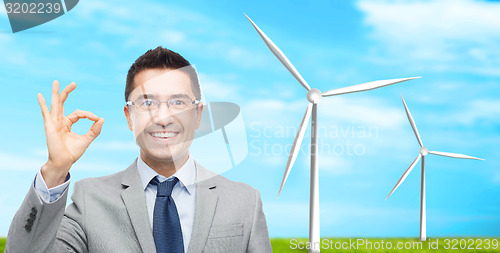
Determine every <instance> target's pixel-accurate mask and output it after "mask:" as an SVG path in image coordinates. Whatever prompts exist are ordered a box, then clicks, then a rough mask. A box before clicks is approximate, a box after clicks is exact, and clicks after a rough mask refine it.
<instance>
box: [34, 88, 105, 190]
mask: <svg viewBox="0 0 500 253" xmlns="http://www.w3.org/2000/svg"><path fill="white" fill-rule="evenodd" d="M75 88H76V83H74V82H73V83H70V84H69V85H68V86H66V88H64V90H63V91H62V92H61V94H59V82H58V81H57V80H56V81H54V82H53V83H52V101H51V103H50V111H49V109H48V108H47V105H46V102H45V98H44V97H43V95H42V94H40V93H38V103H39V104H40V108H41V109H42V115H43V123H44V125H45V136H46V137H47V148H48V151H49V158H48V161H47V163H46V164H45V165H43V166H42V176H43V178H44V180H45V183H46V184H47V187H48V188H49V189H50V188H52V187H55V186H57V185H60V184H62V183H64V181H65V179H66V176H67V175H68V172H69V169H70V168H71V166H72V165H73V163H75V162H76V161H77V160H78V159H79V158H80V157H81V156H82V155H83V153H84V152H85V150H86V149H87V148H88V146H89V145H90V143H92V141H94V140H95V138H96V137H97V136H98V135H99V134H100V133H101V128H102V124H103V123H104V119H103V118H99V117H97V116H96V115H95V114H93V113H91V112H87V111H81V110H76V111H74V112H72V113H71V114H70V115H68V116H67V117H66V116H64V102H65V101H66V98H68V95H69V93H71V92H72V91H73V90H74V89H75ZM82 118H87V119H89V120H92V121H94V124H93V125H92V127H91V128H90V130H89V131H88V132H87V133H86V134H84V135H79V134H76V133H74V132H71V126H72V125H73V124H75V123H76V122H78V120H80V119H82Z"/></svg>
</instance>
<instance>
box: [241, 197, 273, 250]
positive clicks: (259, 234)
mask: <svg viewBox="0 0 500 253" xmlns="http://www.w3.org/2000/svg"><path fill="white" fill-rule="evenodd" d="M247 252H250V253H257V252H258V253H261V252H264V253H265V252H272V248H271V241H270V240H269V232H268V231H267V224H266V217H265V215H264V211H263V210H262V201H261V199H260V193H259V191H258V190H256V191H255V209H254V216H253V223H252V231H251V233H250V241H249V243H248V249H247Z"/></svg>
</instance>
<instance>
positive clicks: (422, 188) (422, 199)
mask: <svg viewBox="0 0 500 253" xmlns="http://www.w3.org/2000/svg"><path fill="white" fill-rule="evenodd" d="M401 99H402V100H403V105H404V106H405V111H406V116H407V117H408V121H410V125H411V128H412V129H413V132H414V133H415V136H416V137H417V141H418V144H420V149H419V151H418V152H419V154H418V156H417V158H415V160H414V161H413V162H412V163H411V164H410V167H408V169H406V171H405V172H404V173H403V175H402V176H401V178H400V179H399V180H398V182H397V183H396V185H395V186H394V188H392V191H391V193H389V195H388V196H387V198H385V199H388V198H389V196H391V194H392V193H393V192H394V191H395V190H396V189H397V188H398V187H399V185H400V184H401V183H403V181H405V179H406V177H407V176H408V174H410V172H411V170H412V169H413V167H415V165H416V164H417V162H418V161H419V160H420V159H422V173H421V179H420V180H421V182H420V241H425V240H427V238H426V226H425V216H426V215H425V156H426V155H428V154H433V155H440V156H447V157H452V158H462V159H474V160H484V159H481V158H477V157H473V156H468V155H462V154H456V153H448V152H440V151H429V150H428V149H427V148H426V147H425V146H424V144H423V143H422V140H421V139H420V135H419V134H418V130H417V126H416V125H415V121H414V120H413V117H412V116H411V113H410V110H409V109H408V106H406V102H405V100H404V98H403V96H401Z"/></svg>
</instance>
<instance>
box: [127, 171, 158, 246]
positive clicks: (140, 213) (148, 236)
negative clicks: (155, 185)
mask: <svg viewBox="0 0 500 253" xmlns="http://www.w3.org/2000/svg"><path fill="white" fill-rule="evenodd" d="M122 185H123V186H124V187H126V189H124V190H123V192H122V194H121V196H122V199H123V203H124V204H125V207H126V208H127V212H128V215H129V218H130V221H131V222H132V226H133V228H134V232H135V234H136V236H137V239H138V240H139V244H140V245H141V248H142V251H143V252H156V247H155V242H154V238H153V232H152V231H151V224H150V222H149V216H148V211H147V207H146V197H145V195H144V189H143V188H142V184H141V181H140V177H139V172H138V171H137V161H134V162H133V163H132V165H130V166H129V168H128V169H127V170H125V174H124V176H123V179H122Z"/></svg>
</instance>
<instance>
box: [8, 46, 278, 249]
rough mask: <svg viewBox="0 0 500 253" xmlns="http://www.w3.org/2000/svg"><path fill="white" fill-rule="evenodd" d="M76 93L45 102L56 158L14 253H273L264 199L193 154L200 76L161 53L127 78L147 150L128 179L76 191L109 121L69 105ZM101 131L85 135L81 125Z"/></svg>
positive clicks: (23, 218) (23, 220)
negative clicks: (79, 166)
mask: <svg viewBox="0 0 500 253" xmlns="http://www.w3.org/2000/svg"><path fill="white" fill-rule="evenodd" d="M75 88H76V84H75V83H71V84H70V85H68V86H67V87H65V88H64V89H63V91H62V92H61V93H59V83H58V82H57V81H54V83H53V87H52V100H51V109H50V111H49V109H48V108H47V106H46V102H45V99H44V97H43V96H42V95H41V94H38V100H39V103H40V107H41V109H42V115H43V119H44V125H45V134H46V137H47V148H48V151H49V158H48V161H47V163H46V164H44V165H43V166H42V168H41V170H40V171H39V173H38V174H37V176H36V177H35V181H34V183H33V184H32V186H31V188H30V190H29V192H28V194H27V196H26V198H25V200H24V202H23V204H22V206H21V207H20V209H19V210H18V211H17V213H16V215H15V216H14V219H13V222H12V224H11V226H10V229H9V234H8V237H7V245H6V252H10V253H14V252H23V253H26V252H190V253H191V252H192V253H194V252H259V253H260V252H270V251H271V245H270V241H269V235H268V231H267V225H266V221H265V216H264V213H263V211H262V203H261V200H260V195H259V193H258V191H257V190H255V189H253V188H251V187H249V186H248V185H246V184H243V183H236V182H232V181H230V180H228V179H226V178H224V177H222V176H219V175H215V174H214V173H212V172H210V171H208V170H206V169H204V168H203V167H202V166H201V165H200V164H198V163H197V162H196V161H194V159H193V158H192V157H191V156H190V154H189V146H190V145H191V142H192V140H193V137H194V133H195V130H196V129H197V128H198V127H199V126H200V121H201V115H202V112H203V103H201V102H200V99H201V95H200V88H199V82H198V78H197V74H196V71H195V70H194V68H193V67H192V66H191V65H190V64H189V62H188V61H187V60H185V59H184V58H183V57H182V56H180V55H179V54H177V53H175V52H172V51H170V50H168V49H165V48H162V47H158V48H156V49H154V50H149V51H148V52H146V53H145V54H144V55H142V56H141V57H139V58H138V59H137V60H136V61H135V63H134V64H133V65H132V66H131V68H130V70H129V72H128V75H127V84H126V89H125V100H126V102H127V104H126V105H125V106H124V112H125V116H126V118H127V122H128V126H129V128H130V130H131V131H133V132H134V136H135V138H136V142H137V144H138V145H139V147H140V155H139V157H138V158H137V159H136V160H135V161H134V162H133V163H132V164H131V165H130V166H129V167H128V168H127V169H126V170H124V171H121V172H119V173H116V174H113V175H110V176H106V177H100V178H87V179H84V180H81V181H79V182H77V183H76V184H75V186H74V190H73V195H72V200H73V203H72V204H70V205H69V206H68V207H67V208H66V210H64V208H65V206H66V199H67V194H68V185H69V182H70V174H69V170H70V168H71V166H72V164H74V163H75V162H76V161H77V160H78V159H79V158H80V157H81V156H82V155H83V153H84V152H85V150H86V149H87V147H88V146H89V145H90V143H91V142H92V141H93V140H94V139H95V138H96V137H97V136H98V135H99V134H100V131H101V128H102V125H103V123H104V119H102V118H99V117H97V116H96V115H94V114H93V113H91V112H86V111H80V110H76V111H75V112H73V113H71V114H70V115H68V116H67V117H66V116H64V106H63V105H64V102H65V101H66V99H67V97H68V95H69V93H71V92H72V91H73V90H74V89H75ZM82 118H87V119H89V120H92V121H94V124H93V125H92V127H91V129H90V131H89V132H88V133H87V134H85V135H77V134H75V133H73V132H71V126H72V125H73V124H74V123H76V122H77V121H78V120H79V119H82Z"/></svg>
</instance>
